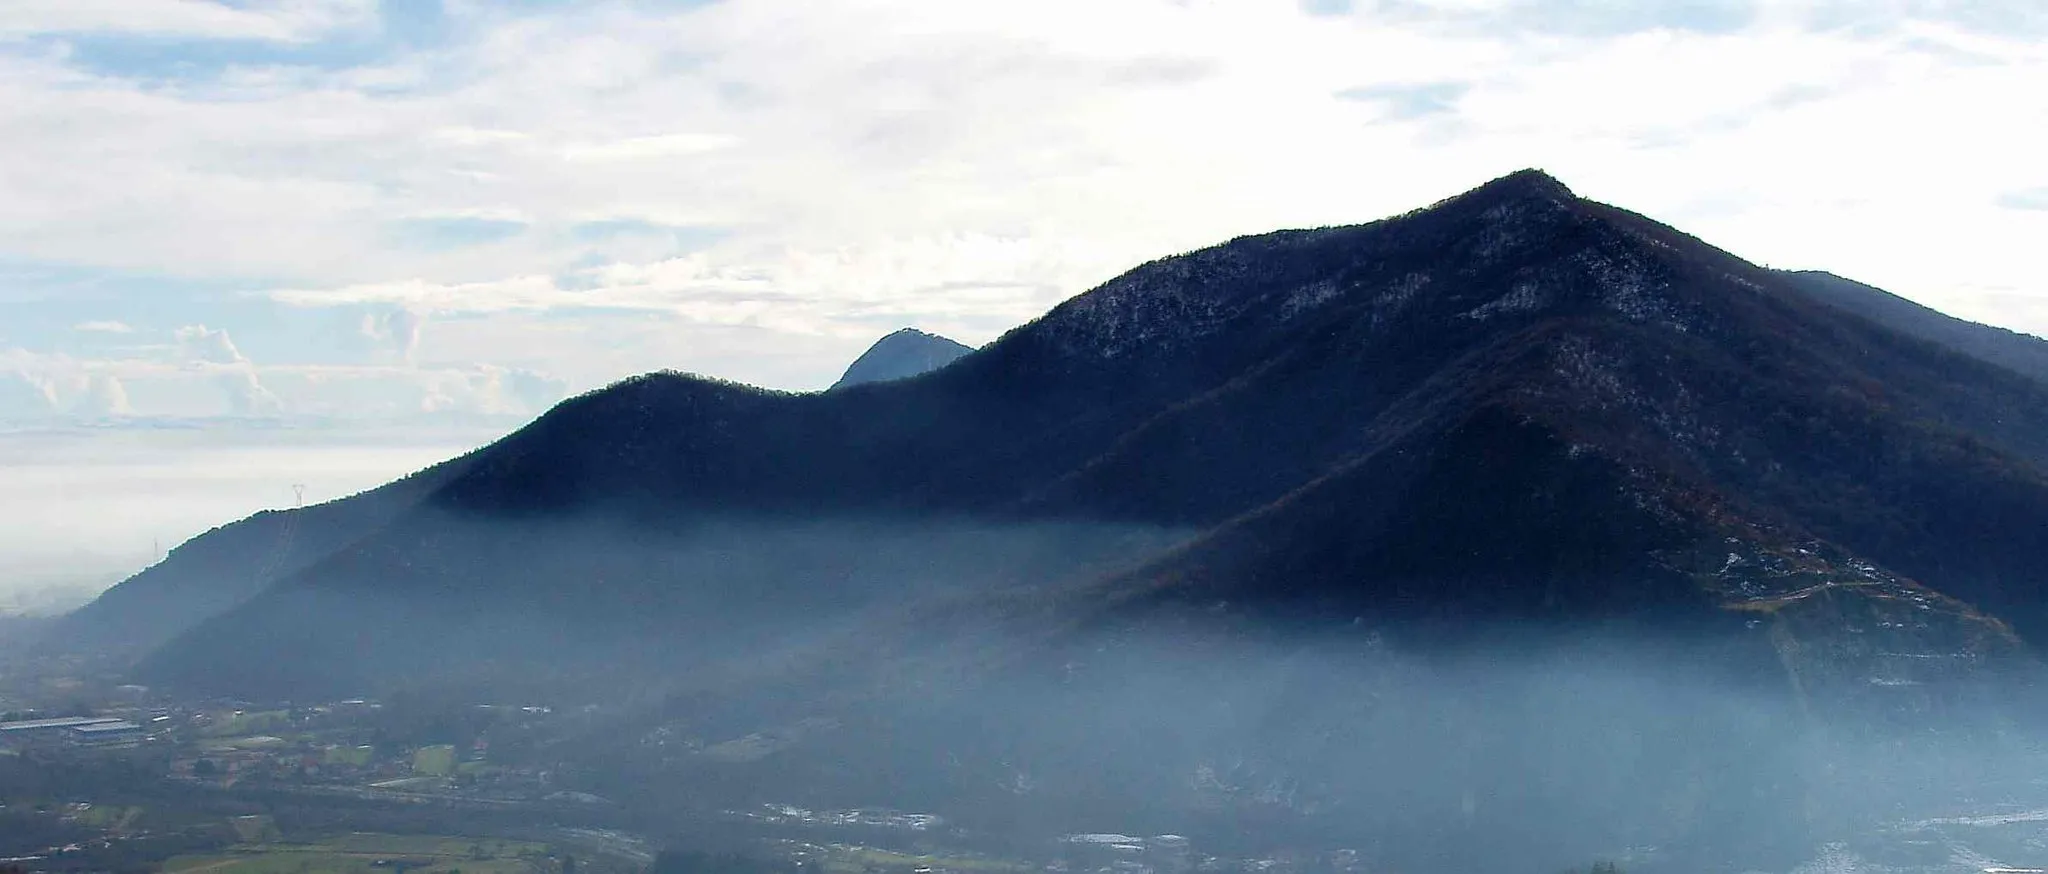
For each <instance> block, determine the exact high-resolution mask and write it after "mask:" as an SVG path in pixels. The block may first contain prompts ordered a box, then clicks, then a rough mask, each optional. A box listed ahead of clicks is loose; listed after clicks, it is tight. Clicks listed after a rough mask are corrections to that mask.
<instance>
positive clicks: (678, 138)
mask: <svg viewBox="0 0 2048 874" xmlns="http://www.w3.org/2000/svg"><path fill="white" fill-rule="evenodd" d="M739 142H740V141H739V139H738V138H736V137H729V136H720V135H717V134H689V133H679V134H657V135H654V136H644V137H631V138H628V139H623V140H613V141H610V142H601V143H574V144H571V145H569V146H568V147H566V148H564V149H563V150H562V159H563V160H566V161H645V160H650V159H655V158H678V157H683V156H686V155H699V154H703V153H705V152H716V151H718V150H720V149H729V148H732V147H734V146H737V145H739Z"/></svg>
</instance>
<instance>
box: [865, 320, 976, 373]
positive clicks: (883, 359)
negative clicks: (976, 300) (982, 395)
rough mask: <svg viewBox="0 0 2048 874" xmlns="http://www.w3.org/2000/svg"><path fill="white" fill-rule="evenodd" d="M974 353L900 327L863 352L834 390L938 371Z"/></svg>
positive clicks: (934, 335)
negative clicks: (961, 357)
mask: <svg viewBox="0 0 2048 874" xmlns="http://www.w3.org/2000/svg"><path fill="white" fill-rule="evenodd" d="M972 351H974V350H973V349H972V348H970V347H968V346H965V345H962V344H960V343H957V342H955V341H953V340H951V339H948V338H946V337H941V336H939V335H937V334H933V333H928V332H925V331H920V330H918V329H916V328H900V329H898V330H895V331H892V332H890V333H889V334H888V335H886V336H884V337H882V339H880V340H876V341H875V343H874V345H872V346H869V347H868V351H866V352H863V353H861V356H860V357H859V358H858V359H855V360H854V362H853V364H852V365H851V366H849V367H847V368H846V373H845V375H843V376H841V377H840V378H839V381H838V382H836V383H833V384H832V387H833V388H844V387H846V386H850V385H860V384H863V383H869V382H887V381H890V380H896V379H906V378H909V377H912V376H917V375H920V374H923V373H927V372H929V371H932V370H937V369H938V368H941V367H944V366H946V365H948V364H951V363H953V361H954V360H955V359H958V358H959V357H960V356H962V355H966V354H967V353H969V352H972Z"/></svg>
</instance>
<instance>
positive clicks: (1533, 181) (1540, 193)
mask: <svg viewBox="0 0 2048 874" xmlns="http://www.w3.org/2000/svg"><path fill="white" fill-rule="evenodd" d="M1479 192H1491V193H1495V194H1500V195H1509V196H1516V197H1540V198H1543V199H1546V200H1571V199H1573V198H1576V197H1578V195H1576V194H1573V193H1572V190H1571V189H1570V188H1569V187H1566V185H1565V184H1564V183H1562V182H1559V181H1557V177H1555V176H1552V175H1550V174H1549V173H1545V172H1543V171H1542V170H1538V169H1536V168H1534V167H1528V168H1524V169H1521V170H1516V171H1515V172H1513V173H1509V174H1508V175H1506V176H1502V177H1500V178H1498V179H1495V180H1493V181H1491V182H1488V183H1486V184H1484V185H1481V186H1479V187H1478V188H1476V189H1473V193H1475V194H1476V193H1479Z"/></svg>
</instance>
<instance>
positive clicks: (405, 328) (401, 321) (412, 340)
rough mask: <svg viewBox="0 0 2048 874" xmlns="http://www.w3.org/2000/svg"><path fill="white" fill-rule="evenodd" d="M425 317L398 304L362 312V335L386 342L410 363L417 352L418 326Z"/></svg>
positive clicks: (401, 357) (394, 351)
mask: <svg viewBox="0 0 2048 874" xmlns="http://www.w3.org/2000/svg"><path fill="white" fill-rule="evenodd" d="M425 324H426V318H425V317H424V316H422V315H420V314H419V313H418V312H416V311H414V310H413V309H411V308H410V307H406V306H398V307H393V308H392V309H389V310H386V311H384V312H370V313H364V314H363V325H362V333H363V336H365V337H368V338H370V339H372V340H375V341H377V342H379V343H383V344H386V345H387V346H388V347H389V348H390V349H391V351H392V352H393V353H395V354H396V355H397V356H398V358H399V359H400V360H402V361H405V362H407V363H411V362H412V360H413V359H414V357H415V356H417V355H418V354H419V346H420V328H421V327H422V326H424V325H425Z"/></svg>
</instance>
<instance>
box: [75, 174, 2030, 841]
mask: <svg viewBox="0 0 2048 874" xmlns="http://www.w3.org/2000/svg"><path fill="white" fill-rule="evenodd" d="M1867 298H1868V295H1867V294H1866V295H1863V297H1862V298H1855V299H1856V300H1864V301H1866V302H1867ZM1989 355H1990V353H1988V352H1986V351H1985V349H1984V348H1983V347H1981V346H1977V345H1970V344H1964V348H1958V347H1957V345H1956V344H1955V343H1953V342H1943V341H1941V340H1939V339H1938V338H1932V337H1929V336H1926V335H1925V332H1924V331H1919V330H1902V329H1900V328H1899V327H1897V326H1896V325H1894V324H1892V323H1890V322H1887V321H1886V320H1884V319H1881V318H1877V317H1876V316H1875V315H1874V314H1870V313H1866V312H1865V311H1864V310H1861V309H1858V305H1845V304H1842V303H1840V302H1838V299H1837V298H1829V297H1826V296H1823V295H1817V294H1816V293H1815V292H1814V290H1813V283H1812V281H1811V280H1810V279H1808V278H1803V277H1799V276H1792V275H1787V274H1783V273H1778V272H1774V271H1770V270H1767V269H1764V268H1761V267H1758V266H1756V265H1753V264H1750V263H1748V262H1746V261H1743V260H1741V259H1740V258H1738V257H1736V256H1734V255H1731V254H1729V253H1727V252H1723V251H1721V250H1719V249H1715V248H1713V247H1712V246H1710V245H1708V244H1706V243H1704V242H1702V241H1700V240H1697V239H1694V238H1692V237H1689V236H1686V235H1685V234H1683V233H1681V232H1679V231H1677V230H1675V229H1672V228H1670V227H1666V226H1663V225H1660V224H1658V223H1656V222H1653V221H1651V220H1649V219H1647V218H1644V217H1642V216H1640V215H1636V214H1633V213H1630V212H1627V211H1625V210H1621V209H1618V208H1615V207H1612V206H1608V205H1604V204H1600V203H1595V202H1591V201H1588V200H1585V199H1583V198H1580V197H1577V196H1576V195H1574V194H1573V193H1572V192H1571V191H1570V190H1569V189H1568V188H1566V187H1565V186H1564V185H1563V184H1561V183H1559V182H1558V181H1557V180H1555V179H1552V178H1550V177H1549V176H1547V175H1544V174H1542V173H1540V172H1535V171H1523V172H1519V173H1515V174H1512V175H1509V176H1506V177H1503V178H1500V179H1497V180H1494V181H1492V182H1489V183H1487V184H1485V185H1482V186H1480V187H1479V188H1476V189H1474V190H1472V191H1469V192H1466V193H1464V194H1461V195H1458V196H1455V197H1452V198H1449V199H1447V200H1444V201H1441V202H1439V203H1436V204H1433V205H1431V206H1429V207H1427V208H1424V209H1420V210H1417V211H1414V212H1411V213H1407V214H1404V215H1401V216H1398V217H1394V218H1390V219H1386V220H1382V221H1378V222H1373V223H1371V224H1366V225H1358V226H1349V227H1329V228H1317V229H1308V230H1292V231H1280V232H1275V233H1268V234H1261V235H1256V236H1249V237H1241V238H1238V239H1235V240H1231V241H1228V242H1226V243H1223V244H1221V245H1218V246H1215V247H1212V248H1208V249H1204V250H1200V251H1197V252H1193V253H1189V254H1186V255H1181V256H1175V257H1171V258H1165V259H1161V260H1159V261H1154V262H1151V263H1149V264H1145V265H1142V266H1139V267H1137V268H1136V269H1134V270H1132V271H1130V272H1128V273H1125V274H1123V275H1122V276H1119V277H1116V278H1114V279H1112V280H1110V281H1109V282H1107V283H1105V284H1103V285H1102V286H1100V287H1098V288H1096V289H1094V290H1091V291H1089V292H1087V293H1085V294H1082V295H1080V296H1078V297H1076V298H1073V299H1071V300H1069V301H1067V302H1065V303H1062V304H1060V305H1059V306H1057V307H1055V308H1054V309H1052V310H1051V311H1050V312H1048V313H1047V314H1045V315H1044V316H1043V317H1041V318H1040V319H1038V320H1036V321H1034V322H1032V323H1030V324H1027V325H1025V326H1022V327H1020V328H1018V329H1016V330H1014V331H1011V332H1010V333H1008V334H1006V335H1005V336H1003V337H1002V338H1000V339H998V340H997V341H996V342H994V343H992V344H990V345H988V346H987V347H984V348H982V349H980V350H978V351H975V352H973V353H971V354H968V355H965V356H963V357H961V358H960V359H959V360H957V361H955V362H953V363H952V364H950V365H948V366H946V367H944V368H941V369H939V370H936V371H933V372H930V373H926V374H924V375H922V376H918V377H916V378H912V379H901V380H894V381H886V382H878V383H870V384H864V385H855V386H850V387H846V388H842V389H838V390H834V391H828V392H822V393H809V394H787V393H779V392H770V391H763V390H759V389H754V388H750V387H746V386H741V385H735V384H732V383H726V382H720V381H716V380H709V379H704V378H700V377H694V376H688V375H682V374H674V373H657V374H650V375H647V376H643V377H638V378H634V379H630V380H627V381H624V382H621V383H619V384H617V385H614V386H612V387H610V388H607V389H605V390H602V391H598V392H594V393H591V394H588V395H585V396H582V397H579V398H574V399H571V400H569V401H566V402H564V403H562V404H561V405H559V406H557V407H556V408H555V409H553V410H551V411H550V412H549V413H548V414H546V415H544V416H542V417H541V418H539V419H538V420H536V421H534V422H533V423H532V424H530V425H528V426H527V427H525V428H522V429H520V430H519V431H518V432H516V433H514V434H511V435H509V436H507V437H506V438H504V439H503V440H501V441H499V442H497V443H495V444H493V445H492V446H490V447H487V448H485V449H483V450H479V451H478V452H476V453H474V454H472V455H471V456H468V457H466V458H464V459H462V460H460V461H458V462H455V463H451V464H450V465H446V466H444V467H442V468H436V469H435V470H434V471H430V472H429V475H425V476H423V477H419V478H416V479H417V482H416V483H415V484H414V485H411V486H407V487H406V488H405V489H404V490H402V491H400V492H394V493H393V497H392V498H390V499H388V500H387V499H384V498H378V499H377V500H375V501H372V502H368V503H365V504H363V505H361V506H362V507H363V508H364V509H360V510H351V512H359V513H360V515H359V516H357V517H356V518H357V519H358V522H357V523H355V524H352V525H349V526H343V527H341V528H337V532H336V535H335V536H334V537H332V538H331V540H330V541H328V542H325V543H323V545H322V548H321V549H320V550H311V551H307V552H302V553H294V555H295V556H297V558H296V559H295V560H294V561H293V564H292V569H291V570H289V571H288V572H286V573H282V574H277V575H274V576H272V575H266V576H264V579H266V580H271V581H270V582H268V583H267V585H264V586H263V587H262V589H261V591H259V592H256V593H254V594H253V595H250V596H248V597H246V599H244V600H241V601H240V602H239V603H237V604H233V605H230V606H227V607H226V608H225V609H221V610H218V611H217V612H213V614H212V615H211V616H210V617H208V618H205V619H203V620H202V621H200V622H198V623H197V624H196V625H194V626H193V627H191V628H190V629H189V630H186V631H184V632H183V633H181V634H178V635H176V636H175V637H174V638H172V639H170V640H169V641H168V642H167V643H165V644H164V645H162V646H159V647H156V648H154V649H152V650H151V651H149V652H148V653H147V654H146V656H145V657H144V658H143V659H142V660H141V661H140V662H139V663H138V664H137V666H136V669H135V674H136V676H137V678H138V679H140V680H142V681H144V682H147V683H150V684H152V685H163V686H170V687H176V688H183V689H188V690H198V691H207V692H222V693H228V694H234V695H240V696H246V697H274V698H294V699H300V700H303V699H305V698H308V697H318V696H326V695H334V696H344V695H355V694H365V693H386V692H391V691H394V690H402V689H435V690H440V691H443V692H446V693H448V694H449V695H450V696H453V697H454V698H455V700H464V701H475V700H509V699H512V698H515V697H522V698H523V697H532V698H536V699H547V700H567V701H576V702H588V703H604V704H605V705H606V706H608V707H611V708H613V709H612V710H610V711H607V712H611V713H614V714H615V716H616V718H615V719H613V720H611V721H609V722H607V723H606V724H605V725H603V726H602V727H601V728H598V729H593V732H592V734H591V736H590V737H589V738H587V739H586V743H585V744H583V748H584V749H585V750H586V752H585V753H583V754H582V761H581V762H580V766H581V767H582V768H583V770H584V772H585V773H589V774H592V775H600V776H596V777H593V778H592V779H593V780H603V779H606V778H605V777H603V776H601V775H612V776H611V778H609V779H612V780H613V781H614V782H612V783H607V784H603V785H600V786H597V787H595V788H598V789H600V790H601V791H600V794H604V795H606V796H607V797H612V798H618V799H625V800H628V801H630V802H632V803H634V804H635V805H637V806H639V807H644V808H645V809H655V810H682V809H685V808H687V807H688V806H689V805H692V804H698V805H705V806H707V807H706V809H708V810H712V811H717V810H725V809H742V808H746V807H747V806H749V805H757V804H761V803H768V802H777V803H784V802H787V803H801V804H806V805H811V806H817V807H827V806H834V805H836V806H844V807H850V806H866V805H876V804H885V805H889V806H894V807H897V808H899V809H918V808H920V807H928V808H929V809H940V810H945V811H947V812H948V815H957V816H959V817H962V818H964V819H968V820H971V821H972V823H973V824H974V825H975V827H977V828H980V829H983V830H984V831H996V830H1002V831H1006V832H1009V833H1016V832H1019V831H1030V830H1034V829H1035V830H1040V831H1039V832H1038V833H1044V831H1043V830H1057V829H1066V830H1071V831H1087V830H1094V831H1100V830H1103V828H1104V827H1105V826H1114V827H1117V828H1122V827H1125V824H1128V826H1127V827H1128V828H1130V829H1133V830H1136V829H1151V830H1156V831H1166V830H1178V829H1181V828H1182V826H1183V825H1185V826H1187V830H1186V831H1175V833H1191V832H1195V831H1196V830H1197V829H1196V826H1201V827H1203V828H1206V829H1209V831H1207V832H1204V833H1206V834H1219V835H1234V836H1236V838H1237V839H1242V840H1245V841H1254V842H1255V841H1257V840H1270V841H1283V840H1294V839H1300V840H1315V841H1326V842H1333V843H1331V844H1330V845H1334V846H1372V847H1378V848H1379V849H1378V850H1375V852H1380V853H1384V854H1385V856H1386V857H1387V858H1388V859H1397V858H1398V859H1402V860H1405V861H1407V862H1409V863H1413V864H1415V865H1419V866H1425V867H1428V868H1431V869H1436V870H1445V869H1448V868H1449V867H1451V866H1453V865H1466V866H1479V867H1485V866H1487V865H1494V866H1496V867H1497V866H1498V865H1500V864H1505V863H1506V862H1508V861H1513V862H1514V863H1515V864H1517V865H1519V866H1521V867H1523V868H1541V867H1542V866H1543V865H1545V864H1550V865H1552V867H1553V868H1561V867H1563V866H1564V865H1567V864H1571V863H1572V862H1573V861H1574V859H1575V858H1583V856H1578V857H1574V856H1573V855H1571V854H1573V853H1584V852H1587V851H1589V850H1592V849H1598V848H1603V847H1604V848H1609V849H1616V848H1627V847H1644V846H1656V847H1662V848H1666V849H1665V850H1664V851H1665V852H1671V853H1681V852H1683V853H1691V854H1693V855H1691V856H1688V857H1687V858H1688V859H1689V861H1690V862H1691V863H1694V864H1693V869H1702V868H1714V869H1717V870H1718V869H1723V868H1726V869H1730V870H1744V869H1746V868H1745V866H1753V865H1755V864H1760V863H1759V862H1757V861H1756V859H1753V858H1748V857H1744V858H1732V857H1721V856H1711V857H1710V856H1709V855H1700V854H1702V853H1706V854H1711V853H1715V852H1720V850H1721V849H1722V848H1728V847H1741V848H1744V849H1743V852H1752V851H1753V852H1756V853H1765V852H1777V851H1778V850H1779V849H1783V848H1786V847H1795V848H1796V847H1797V846H1799V845H1800V842H1801V841H1809V840H1810V839H1812V838H1813V836H1814V835H1816V834H1822V833H1831V832H1828V831H1827V830H1829V829H1835V828H1840V827H1847V826H1846V825H1845V823H1848V822H1850V820H1851V819H1852V818H1855V817H1865V816H1872V817H1874V816H1879V815H1883V816H1891V817H1897V816H1900V815H1902V813H1901V811H1907V810H1922V809H1926V808H1930V807H1932V808H1939V807H1940V805H1942V804H1946V803H1949V802H1951V801H1954V800H1955V799H1960V798H1974V797H1981V796H1980V793H1979V790H1981V789H1982V787H1983V785H1984V784H1983V783H1982V782H1977V783H1970V784H1969V785H1968V786H1964V785H1963V783H1964V781H1966V779H1967V780H1976V779H1978V778H1979V777H1981V778H1982V779H1983V780H1991V779H1997V778H1998V776H1999V775H2000V774H2010V773H2018V772H2019V771H2024V770H2025V769H2024V768H2020V769H2015V767H2014V765H2013V763H2014V762H2016V761H2021V760H2020V759H2016V758H2014V757H2013V756H2011V755H2008V754H2007V752H2006V751H2008V750H2009V749H2011V748H2012V747H2011V746H2010V745H2012V744H2021V745H2025V744H2036V743H2038V738H2037V737H2036V735H2035V734H2034V733H2033V730H2032V729H2030V728H2027V726H2029V725H2033V724H2038V717H2039V713H2038V712H2036V711H2034V710H2033V709H2031V708H2034V707H2036V706H2038V702H2037V700H2036V698H2035V697H2034V696H2036V695H2038V691H2037V690H2038V688H2039V683H2038V677H2039V675H2038V664H2037V661H2036V658H2035V653H2036V651H2037V648H2038V646H2039V645H2040V642H2041V641H2042V640H2043V639H2044V637H2048V591H2044V588H2048V577H2043V576H2042V575H2041V574H2040V572H2039V568H2040V567H2042V566H2043V559H2044V558H2048V538H2044V537H2043V536H2042V520H2043V519H2048V384H2044V383H2042V382H2041V381H2038V380H2036V379H2033V378H2031V377H2029V376H2026V375H2023V374H2022V373H2021V372H2019V371H2017V370H2015V369H2013V368H2012V367H2010V366H2006V365H2004V364H2002V363H1997V362H1995V361H1993V360H1986V359H1987V357H1988V356H1989ZM408 482H411V481H408ZM373 494H375V493H373ZM354 500H356V501H363V500H365V499H364V498H358V499H354ZM340 506H351V505H348V504H347V503H346V502H344V504H343V505H340ZM335 512H339V510H336V511H335ZM209 538H210V540H211V542H210V543H209ZM209 538H202V539H201V540H200V541H195V542H194V543H193V544H189V545H188V546H186V547H183V548H182V549H181V551H183V550H194V551H195V555H196V554H197V551H198V550H199V548H200V547H201V545H202V543H207V544H208V545H207V546H206V549H207V550H209V551H212V550H218V552H217V553H212V554H217V555H219V556H220V559H219V561H218V562H217V563H214V564H211V565H210V567H211V568H213V569H215V570H216V571H217V574H218V575H221V576H228V575H231V574H232V573H237V572H239V571H237V570H234V569H237V568H246V567H259V568H260V567H263V566H264V555H265V554H264V553H263V552H262V551H261V550H259V549H258V548H257V545H258V544H257V543H256V541H260V540H261V539H262V538H260V537H255V536H254V535H253V534H252V535H251V536H249V537H246V538H243V540H245V541H246V542H243V543H240V544H239V545H237V544H236V543H234V542H233V541H230V540H227V539H225V538H223V537H222V536H221V535H209ZM238 556H239V557H238ZM245 578H246V577H245ZM140 581H141V579H140V578H138V579H137V580H135V581H131V582H130V583H127V584H124V587H125V586H134V585H137V584H138V583H139V582H140ZM116 592H119V589H117V590H116ZM108 597H109V598H110V599H111V598H113V597H114V593H110V594H109V596H108ZM89 620H90V617H86V616H84V614H81V616H80V618H79V620H78V621H80V622H88V621H89ZM2025 761H2034V760H2033V759H2027V760H2025ZM1964 775H1971V776H1969V777H1967V778H1966V777H1965V776H1964ZM677 787H686V789H684V788H677ZM1924 815H1926V816H1937V815H1948V814H1945V813H1942V812H1940V811H1939V810H1938V809H1937V810H1932V811H1929V812H1926V813H1925V814H1924ZM1132 833H1145V832H1138V831H1133V832H1132ZM1481 835H1484V836H1492V838H1493V839H1491V840H1478V839H1476V837H1475V836H1481ZM1254 836H1258V837H1256V838H1255V837H1254ZM1809 845H1810V844H1809ZM1252 849H1256V848H1252ZM1268 849H1270V847H1268ZM1248 851H1250V850H1248ZM1786 851H1787V852H1792V850H1786Z"/></svg>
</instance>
